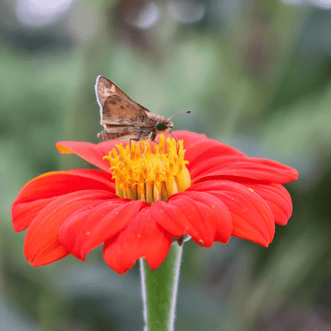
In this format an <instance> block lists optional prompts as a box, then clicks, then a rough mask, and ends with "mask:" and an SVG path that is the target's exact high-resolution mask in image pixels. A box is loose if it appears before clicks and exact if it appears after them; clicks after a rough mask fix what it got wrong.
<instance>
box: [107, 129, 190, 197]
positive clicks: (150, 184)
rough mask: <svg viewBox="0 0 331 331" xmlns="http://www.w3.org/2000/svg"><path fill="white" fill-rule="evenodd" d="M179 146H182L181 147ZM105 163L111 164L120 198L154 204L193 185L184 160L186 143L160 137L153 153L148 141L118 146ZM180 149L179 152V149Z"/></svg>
mask: <svg viewBox="0 0 331 331" xmlns="http://www.w3.org/2000/svg"><path fill="white" fill-rule="evenodd" d="M178 145H179V146H178ZM116 147H117V150H118V151H117V150H116V149H115V148H113V150H112V151H111V152H110V153H109V155H108V156H105V157H104V159H108V160H109V162H110V169H111V170H112V172H113V178H114V179H115V187H116V194H117V195H118V196H119V197H120V198H128V199H131V200H142V201H147V202H149V203H153V202H154V201H157V200H162V201H167V200H168V198H169V197H170V196H172V195H173V194H175V193H177V192H182V191H185V190H186V189H187V188H188V187H190V185H191V177H190V173H189V171H188V170H187V168H186V166H185V165H186V164H187V163H188V161H185V160H184V154H185V150H184V148H183V141H182V140H180V141H179V142H178V144H177V142H176V141H175V139H173V138H167V140H166V139H165V137H164V135H161V137H160V143H159V144H156V143H154V153H153V152H152V150H151V146H150V144H149V143H147V146H146V141H143V142H142V143H141V147H142V148H141V149H140V146H139V144H132V145H131V150H130V146H129V145H127V146H126V147H125V148H124V147H123V145H122V144H118V145H116ZM178 147H179V148H178Z"/></svg>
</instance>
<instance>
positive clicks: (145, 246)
mask: <svg viewBox="0 0 331 331" xmlns="http://www.w3.org/2000/svg"><path fill="white" fill-rule="evenodd" d="M172 241H173V237H172V236H171V235H169V234H167V233H166V232H165V231H164V230H163V229H162V228H160V227H159V225H158V224H157V222H156V220H155V219H154V218H153V217H152V216H151V214H150V210H149V208H145V209H142V210H141V211H140V213H139V214H138V215H137V216H136V217H135V218H134V219H132V220H131V222H130V224H128V226H127V227H126V228H125V229H124V230H123V231H121V232H120V233H119V234H118V235H117V236H116V237H115V238H113V239H111V240H109V241H107V242H106V243H105V246H104V252H103V257H104V259H105V261H106V262H107V264H108V265H109V266H110V267H111V268H112V269H114V270H115V271H117V272H118V273H119V274H124V273H125V272H126V271H128V270H129V269H130V268H131V267H132V266H133V265H134V263H135V262H136V260H138V259H139V258H141V257H144V258H145V260H146V262H147V264H148V265H149V266H150V267H151V269H152V270H155V269H156V268H157V267H158V266H159V265H160V264H161V263H162V262H163V261H164V259H165V258H166V256H167V255H168V252H169V249H170V245H171V243H172Z"/></svg>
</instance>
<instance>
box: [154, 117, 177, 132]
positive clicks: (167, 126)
mask: <svg viewBox="0 0 331 331" xmlns="http://www.w3.org/2000/svg"><path fill="white" fill-rule="evenodd" d="M173 126H174V124H173V123H172V122H171V121H170V120H169V119H165V121H162V122H158V123H156V125H155V127H156V130H157V131H158V133H161V132H169V131H170V130H171V129H172V127H173Z"/></svg>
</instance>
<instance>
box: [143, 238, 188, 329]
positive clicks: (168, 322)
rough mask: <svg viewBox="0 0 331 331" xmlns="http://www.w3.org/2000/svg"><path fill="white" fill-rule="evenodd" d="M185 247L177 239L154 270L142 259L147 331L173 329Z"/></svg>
mask: <svg viewBox="0 0 331 331" xmlns="http://www.w3.org/2000/svg"><path fill="white" fill-rule="evenodd" d="M182 252H183V247H182V246H178V245H177V242H175V243H174V244H173V245H172V247H171V249H170V252H169V254H168V257H167V258H166V260H165V261H164V262H163V264H162V265H161V266H160V267H159V268H158V269H156V270H154V271H152V270H151V269H150V268H149V266H148V265H147V263H146V262H145V260H144V259H140V260H139V262H140V275H141V285H142V297H143V305H144V320H145V329H144V331H173V330H174V324H175V308H176V299H177V290H178V282H179V273H180V263H181V258H182Z"/></svg>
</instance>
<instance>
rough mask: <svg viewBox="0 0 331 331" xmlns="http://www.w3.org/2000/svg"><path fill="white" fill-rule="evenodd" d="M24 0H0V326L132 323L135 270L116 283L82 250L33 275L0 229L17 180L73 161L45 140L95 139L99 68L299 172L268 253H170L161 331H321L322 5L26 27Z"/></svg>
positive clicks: (184, 4)
mask: <svg viewBox="0 0 331 331" xmlns="http://www.w3.org/2000/svg"><path fill="white" fill-rule="evenodd" d="M24 1H25V2H28V1H27V0H20V1H17V3H16V7H15V2H12V1H9V0H2V1H1V2H0V13H1V14H0V17H1V20H0V46H1V52H0V80H1V89H0V100H1V104H0V117H1V121H0V148H1V153H0V169H1V171H0V185H1V190H2V194H1V200H0V206H1V209H0V220H1V223H0V224H1V233H2V235H1V236H0V248H1V258H0V266H1V269H0V270H1V273H0V288H1V297H0V320H1V322H0V329H1V330H15V331H17V330H18V331H19V330H37V329H38V330H61V331H64V330H77V331H78V330H79V331H85V330H86V331H87V330H141V329H142V327H143V318H142V312H141V308H142V307H141V306H142V304H141V299H140V288H139V286H140V284H139V273H138V270H137V266H135V267H134V268H133V269H132V270H131V271H130V272H128V274H127V275H125V276H119V275H117V274H116V273H114V272H113V271H111V270H110V269H109V268H108V267H107V266H106V265H105V263H104V262H103V261H102V258H101V255H102V254H101V251H100V248H98V249H96V250H95V252H92V253H91V254H90V255H89V256H88V258H87V262H86V263H85V264H82V263H81V262H80V261H77V260H75V259H74V258H72V257H67V258H66V259H63V260H61V261H59V262H57V263H55V264H53V265H49V266H44V267H41V268H33V267H31V266H30V265H29V264H28V263H27V262H26V261H25V258H24V254H23V250H22V246H23V240H24V233H19V234H17V233H14V232H13V230H12V226H11V222H10V205H11V203H12V201H13V200H14V199H15V196H16V195H17V193H18V192H19V190H20V188H21V187H22V186H23V185H24V184H25V183H26V182H28V181H29V180H30V179H32V178H33V177H35V176H37V175H39V174H41V173H44V172H47V171H52V170H56V169H62V170H64V169H68V168H72V167H86V166H88V165H87V164H86V163H85V162H84V161H82V160H79V159H78V158H77V157H75V156H59V155H58V153H57V152H56V149H55V147H54V144H55V142H56V141H59V140H84V141H91V142H97V138H96V134H97V132H99V131H100V130H101V127H100V125H99V113H98V106H97V103H96V101H95V96H94V88H93V87H94V82H95V78H96V76H97V75H99V74H102V75H105V76H107V77H109V78H110V79H112V80H113V81H114V82H116V84H117V85H118V86H119V87H120V88H121V89H123V90H124V91H125V92H126V93H127V94H128V95H130V97H132V98H133V99H134V100H136V101H138V102H139V103H141V104H143V105H144V106H145V107H147V108H148V109H150V110H152V111H153V112H155V113H157V114H162V115H164V116H170V115H172V114H174V113H175V112H178V111H181V110H186V109H191V110H192V113H191V114H190V115H182V116H178V117H177V118H176V120H175V128H176V129H187V130H191V131H196V132H201V133H205V134H206V135H207V136H209V137H211V138H214V139H217V140H220V141H223V142H225V143H228V144H231V145H232V146H234V147H237V148H239V149H241V150H242V151H244V152H245V153H246V154H248V155H250V156H256V157H266V158H271V159H275V160H277V161H280V162H284V163H286V164H288V165H290V166H293V167H295V168H297V169H298V170H299V173H300V180H299V181H298V182H296V183H292V184H289V185H287V188H288V189H289V191H290V193H291V195H292V197H293V205H294V211H293V216H292V218H291V219H290V221H289V224H288V225H287V226H286V227H282V228H281V227H279V226H277V229H276V236H275V240H274V242H273V243H272V244H271V245H270V247H269V248H268V249H265V248H263V247H259V246H257V245H255V244H252V243H250V242H245V241H242V240H238V239H235V238H233V239H231V241H230V242H229V243H228V244H227V245H221V244H219V245H214V246H213V247H212V248H211V249H209V250H204V249H201V248H200V247H197V246H196V245H195V244H194V243H192V242H188V243H186V244H185V247H184V259H183V263H182V276H181V280H180V288H179V298H178V309H177V322H176V330H191V331H194V330H238V331H241V330H270V331H271V330H329V329H331V313H330V309H331V300H330V295H329V294H330V293H331V292H330V291H331V288H330V287H331V270H330V269H331V263H330V257H329V255H330V254H329V252H330V249H331V247H330V246H331V244H330V240H329V239H330V232H331V227H330V216H331V208H330V201H329V200H330V196H331V167H330V159H331V148H330V147H331V139H330V136H331V111H330V103H331V83H330V77H331V60H330V59H331V47H330V45H331V12H330V11H329V10H327V9H326V7H327V6H326V5H325V6H324V8H322V7H317V6H316V3H317V2H316V1H311V2H305V3H306V5H303V4H301V5H297V6H291V5H289V4H286V3H283V2H277V1H271V0H268V1H262V0H253V1H249V2H244V1H242V0H236V1H231V0H223V1H221V0H217V1H208V0H204V1H203V0H200V1H197V0H187V1H180V0H164V1H161V0H159V1H157V2H149V1H147V0H146V1H145V0H144V1H141V2H135V1H107V0H102V1H101V0H100V1H96V2H89V1H83V0H81V1H79V0H77V1H76V2H75V3H73V4H72V5H71V7H68V11H67V12H65V13H63V14H62V16H60V17H59V18H58V19H57V20H54V21H51V22H50V23H49V24H48V25H37V23H38V21H37V19H36V21H35V25H34V26H33V25H31V24H30V25H29V24H27V21H24V19H25V18H24V17H25V16H24V17H23V18H22V17H20V16H19V12H18V11H17V6H18V5H17V4H18V3H24ZM31 1H32V0H31ZM31 1H30V2H31ZM32 2H33V1H32ZM288 2H289V1H288ZM324 2H325V3H327V0H325V1H324ZM50 3H51V2H50ZM314 3H315V6H314V5H313V4H314ZM320 3H322V1H320ZM15 10H16V11H15ZM25 14H26V13H25ZM26 15H27V14H26ZM30 23H31V20H30Z"/></svg>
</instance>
